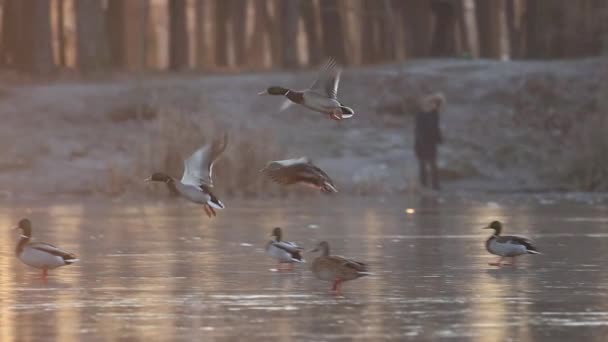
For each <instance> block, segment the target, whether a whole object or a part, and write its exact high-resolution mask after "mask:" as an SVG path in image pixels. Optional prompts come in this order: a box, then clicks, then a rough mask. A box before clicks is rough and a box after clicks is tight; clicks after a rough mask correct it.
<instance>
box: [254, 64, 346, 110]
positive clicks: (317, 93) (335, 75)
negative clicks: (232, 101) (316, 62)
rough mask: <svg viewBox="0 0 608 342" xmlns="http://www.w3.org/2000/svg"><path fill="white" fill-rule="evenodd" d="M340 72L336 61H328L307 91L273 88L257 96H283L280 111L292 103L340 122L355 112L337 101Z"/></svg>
mask: <svg viewBox="0 0 608 342" xmlns="http://www.w3.org/2000/svg"><path fill="white" fill-rule="evenodd" d="M341 72H342V70H341V68H340V67H339V66H338V65H337V64H336V61H335V60H333V59H329V60H328V61H327V62H326V63H325V65H324V66H323V68H322V69H321V70H320V71H319V76H318V78H317V80H316V81H315V82H314V83H313V84H312V86H311V87H310V88H309V89H305V90H292V89H288V88H285V87H279V86H273V87H269V88H268V89H266V91H263V92H261V93H259V95H277V96H285V97H286V98H287V100H286V102H285V103H284V104H283V106H282V107H281V110H283V109H286V108H287V107H288V106H289V105H291V104H292V103H296V104H299V105H302V106H304V107H306V108H308V109H311V110H313V111H316V112H319V113H323V114H327V115H328V116H329V118H330V119H333V120H342V119H348V118H351V117H353V115H354V114H355V111H354V110H353V109H352V108H350V107H347V106H345V105H343V104H342V103H340V101H338V85H339V84H340V74H341Z"/></svg>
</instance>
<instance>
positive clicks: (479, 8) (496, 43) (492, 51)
mask: <svg viewBox="0 0 608 342" xmlns="http://www.w3.org/2000/svg"><path fill="white" fill-rule="evenodd" d="M503 5H504V1H503V0H477V1H476V2H475V12H476V17H477V27H478V28H479V30H478V32H479V55H480V56H481V57H486V58H500V57H501V54H502V49H501V46H500V43H501V39H502V34H503V32H502V25H501V23H502V21H501V18H500V14H501V11H503Z"/></svg>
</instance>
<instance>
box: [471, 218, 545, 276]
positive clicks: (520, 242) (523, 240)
mask: <svg viewBox="0 0 608 342" xmlns="http://www.w3.org/2000/svg"><path fill="white" fill-rule="evenodd" d="M483 229H494V234H492V235H491V236H490V237H489V238H488V240H486V249H487V250H488V252H490V253H492V254H494V255H498V256H499V258H498V260H497V261H496V262H490V263H488V264H489V265H490V266H498V267H500V266H502V265H511V266H513V267H515V257H517V256H520V255H524V254H540V252H539V251H538V249H537V248H536V246H534V243H533V242H532V240H530V239H529V238H527V237H525V236H520V235H500V233H501V232H502V223H500V222H499V221H492V222H491V223H490V224H489V225H488V226H486V227H483ZM505 258H510V259H511V263H503V260H504V259H505Z"/></svg>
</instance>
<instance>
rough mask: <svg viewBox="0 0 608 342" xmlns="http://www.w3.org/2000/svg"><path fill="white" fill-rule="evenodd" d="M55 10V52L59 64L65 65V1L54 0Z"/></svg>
mask: <svg viewBox="0 0 608 342" xmlns="http://www.w3.org/2000/svg"><path fill="white" fill-rule="evenodd" d="M55 4H56V6H57V7H56V8H55V11H57V50H58V51H57V52H58V55H59V65H60V66H62V67H65V66H66V65H67V61H66V51H65V49H66V47H65V18H64V17H65V15H64V14H65V13H64V12H65V1H64V0H57V1H56V2H55Z"/></svg>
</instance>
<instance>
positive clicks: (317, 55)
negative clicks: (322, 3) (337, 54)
mask: <svg viewBox="0 0 608 342" xmlns="http://www.w3.org/2000/svg"><path fill="white" fill-rule="evenodd" d="M300 6H301V7H302V8H301V14H302V20H303V21H304V32H305V34H306V41H307V43H308V63H309V64H312V65H315V64H317V63H319V62H320V61H321V59H322V56H321V44H320V41H319V37H318V26H319V24H318V20H317V12H318V9H317V7H316V6H315V3H314V2H313V1H311V0H304V1H300Z"/></svg>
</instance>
